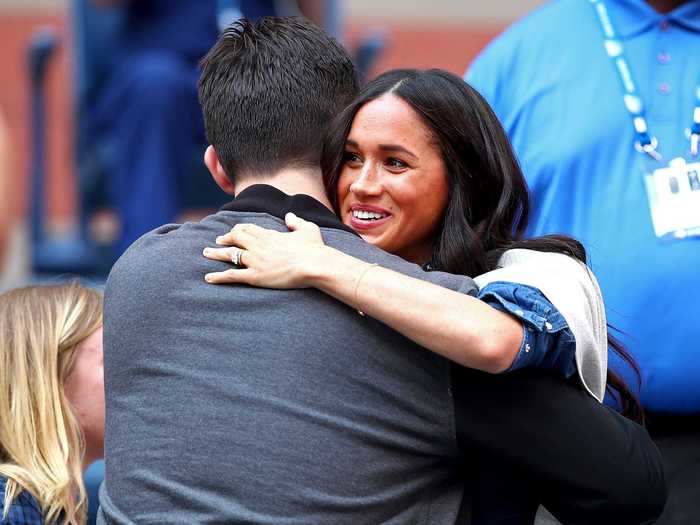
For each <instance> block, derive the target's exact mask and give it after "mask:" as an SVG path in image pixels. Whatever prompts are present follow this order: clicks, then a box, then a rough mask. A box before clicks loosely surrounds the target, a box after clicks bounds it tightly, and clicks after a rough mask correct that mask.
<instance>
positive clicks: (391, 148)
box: [377, 144, 418, 159]
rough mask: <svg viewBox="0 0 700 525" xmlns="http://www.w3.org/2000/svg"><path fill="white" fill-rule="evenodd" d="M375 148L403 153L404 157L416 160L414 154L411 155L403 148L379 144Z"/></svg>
mask: <svg viewBox="0 0 700 525" xmlns="http://www.w3.org/2000/svg"><path fill="white" fill-rule="evenodd" d="M377 148H379V149H380V150H381V151H394V152H398V153H405V154H406V155H409V156H411V157H413V158H414V159H417V158H418V157H416V155H415V153H413V152H412V151H410V150H407V149H406V148H404V147H403V146H399V145H398V144H379V145H377Z"/></svg>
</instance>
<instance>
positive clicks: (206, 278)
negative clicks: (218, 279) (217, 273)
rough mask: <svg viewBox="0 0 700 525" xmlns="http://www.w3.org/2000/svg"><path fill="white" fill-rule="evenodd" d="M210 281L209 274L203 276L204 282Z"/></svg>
mask: <svg viewBox="0 0 700 525" xmlns="http://www.w3.org/2000/svg"><path fill="white" fill-rule="evenodd" d="M211 279H212V277H211V274H209V273H208V274H206V275H205V276H204V280H205V281H206V282H208V283H210V282H211Z"/></svg>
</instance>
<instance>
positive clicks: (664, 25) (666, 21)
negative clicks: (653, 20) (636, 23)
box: [659, 20, 671, 31]
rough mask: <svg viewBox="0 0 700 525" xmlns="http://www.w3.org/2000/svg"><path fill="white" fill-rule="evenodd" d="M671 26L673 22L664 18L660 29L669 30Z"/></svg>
mask: <svg viewBox="0 0 700 525" xmlns="http://www.w3.org/2000/svg"><path fill="white" fill-rule="evenodd" d="M669 27H671V24H669V23H668V20H662V21H661V22H660V23H659V29H661V31H668V28H669Z"/></svg>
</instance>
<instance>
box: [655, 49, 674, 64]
mask: <svg viewBox="0 0 700 525" xmlns="http://www.w3.org/2000/svg"><path fill="white" fill-rule="evenodd" d="M656 59H657V60H658V61H659V64H668V63H669V62H670V61H671V55H670V54H669V53H663V52H661V53H659V54H658V55H656Z"/></svg>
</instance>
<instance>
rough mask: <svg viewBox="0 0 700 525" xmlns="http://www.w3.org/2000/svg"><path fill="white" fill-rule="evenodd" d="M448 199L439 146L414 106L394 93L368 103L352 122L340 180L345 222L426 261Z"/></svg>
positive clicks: (385, 246) (390, 248)
mask: <svg viewBox="0 0 700 525" xmlns="http://www.w3.org/2000/svg"><path fill="white" fill-rule="evenodd" d="M447 200H448V187H447V176H446V170H445V165H444V162H443V160H442V155H441V153H440V150H439V147H438V145H437V144H436V143H435V141H434V140H433V138H432V135H431V133H430V130H429V129H428V127H427V126H426V125H425V124H424V123H423V122H422V120H421V119H420V117H419V116H418V115H417V114H416V113H415V111H414V110H413V109H412V108H411V106H409V105H408V103H406V102H404V101H403V100H402V99H400V98H398V97H396V96H394V95H391V94H387V95H384V96H382V97H380V98H378V99H376V100H373V101H372V102H369V103H367V104H365V105H364V106H363V107H362V108H361V109H360V110H359V111H358V112H357V115H356V116H355V120H354V121H353V123H352V128H351V129H350V134H349V135H348V139H347V142H346V146H345V160H344V162H343V166H342V169H341V173H340V178H339V181H338V201H339V202H340V214H341V219H342V220H343V222H344V223H345V224H347V225H348V226H350V227H351V228H353V229H354V230H356V231H357V232H358V233H359V234H360V235H361V236H362V237H363V238H364V239H365V240H366V241H368V242H370V243H372V244H375V245H377V246H379V247H380V248H382V249H384V250H386V251H388V252H391V253H394V254H396V255H399V256H401V257H403V258H404V259H407V260H409V261H412V262H415V263H418V264H423V263H425V262H427V261H429V260H430V257H431V254H432V249H433V243H434V241H435V235H436V230H437V228H438V225H439V224H440V221H441V220H442V216H443V214H444V212H445V208H446V206H447Z"/></svg>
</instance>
